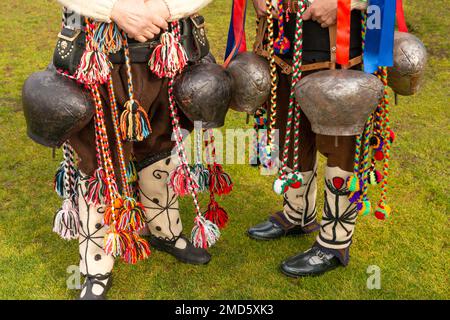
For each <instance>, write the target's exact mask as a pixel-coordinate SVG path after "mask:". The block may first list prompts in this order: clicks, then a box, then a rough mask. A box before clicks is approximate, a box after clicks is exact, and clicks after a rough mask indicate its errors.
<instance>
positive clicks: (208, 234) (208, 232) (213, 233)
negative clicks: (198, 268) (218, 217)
mask: <svg viewBox="0 0 450 320" xmlns="http://www.w3.org/2000/svg"><path fill="white" fill-rule="evenodd" d="M219 237H220V230H219V228H218V227H217V225H215V224H214V223H212V222H211V221H209V220H206V219H205V218H203V217H202V216H197V217H196V218H195V226H194V228H193V229H192V233H191V240H192V244H193V245H194V246H195V247H196V248H203V249H206V248H208V247H211V246H213V245H214V244H215V243H216V242H217V240H218V239H219Z"/></svg>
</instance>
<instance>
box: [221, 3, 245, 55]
mask: <svg viewBox="0 0 450 320" xmlns="http://www.w3.org/2000/svg"><path fill="white" fill-rule="evenodd" d="M246 14H247V0H233V2H232V10H231V18H230V27H229V29H228V40H227V48H226V51H225V60H227V59H230V58H231V59H232V58H234V57H235V56H236V55H237V54H238V53H239V52H240V51H241V50H243V49H246V48H245V17H246ZM237 30H240V32H239V34H238V32H237ZM237 42H239V43H237ZM242 45H244V47H243V48H241V46H242ZM231 54H232V55H233V56H232V57H230V55H231Z"/></svg>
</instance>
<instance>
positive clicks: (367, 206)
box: [357, 200, 372, 217]
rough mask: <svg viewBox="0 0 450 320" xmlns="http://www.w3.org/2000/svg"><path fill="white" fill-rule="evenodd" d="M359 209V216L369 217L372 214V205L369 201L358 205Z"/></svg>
mask: <svg viewBox="0 0 450 320" xmlns="http://www.w3.org/2000/svg"><path fill="white" fill-rule="evenodd" d="M357 207H358V214H359V215H360V216H363V217H364V216H367V215H368V214H369V213H370V211H371V210H372V208H371V203H370V201H368V200H364V201H361V202H359V203H358V204H357Z"/></svg>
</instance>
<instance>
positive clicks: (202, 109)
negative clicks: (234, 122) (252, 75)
mask: <svg viewBox="0 0 450 320" xmlns="http://www.w3.org/2000/svg"><path fill="white" fill-rule="evenodd" d="M173 93H174V96H175V100H176V102H177V104H178V106H179V107H180V109H181V110H182V111H183V112H184V114H185V115H186V116H187V117H188V118H189V119H190V120H191V121H202V123H203V127H204V128H207V129H212V128H219V127H222V126H223V125H224V122H225V116H226V114H227V112H228V107H229V105H230V99H231V77H230V75H229V74H228V73H227V72H226V71H225V69H224V68H223V67H222V66H220V65H218V64H214V63H202V64H197V65H192V66H189V67H187V68H186V69H185V70H184V71H183V72H182V73H181V74H180V75H178V76H177V77H176V78H175V81H174V91H173Z"/></svg>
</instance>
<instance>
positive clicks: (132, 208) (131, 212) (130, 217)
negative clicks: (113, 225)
mask: <svg viewBox="0 0 450 320" xmlns="http://www.w3.org/2000/svg"><path fill="white" fill-rule="evenodd" d="M118 210H119V213H118V219H117V230H119V231H127V232H134V231H139V230H142V229H143V228H145V226H146V224H145V208H144V206H143V205H142V204H141V203H139V202H137V201H136V200H135V199H134V198H129V197H127V198H125V199H124V200H122V203H121V207H120V208H119V209H118Z"/></svg>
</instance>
